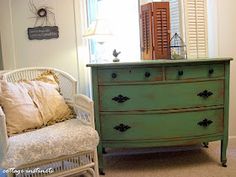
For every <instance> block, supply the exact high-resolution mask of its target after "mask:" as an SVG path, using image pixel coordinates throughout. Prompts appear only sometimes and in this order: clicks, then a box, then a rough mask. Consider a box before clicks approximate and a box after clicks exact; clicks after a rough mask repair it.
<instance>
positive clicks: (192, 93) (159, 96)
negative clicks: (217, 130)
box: [99, 80, 224, 111]
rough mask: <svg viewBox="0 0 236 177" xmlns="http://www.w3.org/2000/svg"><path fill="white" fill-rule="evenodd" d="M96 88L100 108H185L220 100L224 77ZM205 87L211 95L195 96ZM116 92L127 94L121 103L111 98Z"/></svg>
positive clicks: (218, 102)
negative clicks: (199, 80) (189, 81)
mask: <svg viewBox="0 0 236 177" xmlns="http://www.w3.org/2000/svg"><path fill="white" fill-rule="evenodd" d="M99 90H100V106H101V111H132V110H157V109H174V108H188V107H201V106H213V105H220V104H223V98H224V94H223V93H224V81H223V80H219V81H205V82H196V83H175V84H152V85H149V84H142V85H119V86H118V85H116V86H100V87H99ZM205 90H208V91H211V92H212V93H213V95H211V96H210V97H208V98H202V97H200V96H198V94H199V93H201V92H203V91H205ZM118 95H123V96H127V97H128V98H129V100H127V101H125V102H123V103H118V102H116V101H114V100H112V99H113V98H114V97H116V96H118Z"/></svg>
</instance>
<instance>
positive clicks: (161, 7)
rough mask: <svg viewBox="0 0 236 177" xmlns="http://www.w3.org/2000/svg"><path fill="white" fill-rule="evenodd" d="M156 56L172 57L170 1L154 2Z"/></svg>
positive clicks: (157, 57) (162, 57)
mask: <svg viewBox="0 0 236 177" xmlns="http://www.w3.org/2000/svg"><path fill="white" fill-rule="evenodd" d="M153 23H154V35H153V38H154V58H155V59H169V58H170V48H169V43H170V9H169V2H155V3H153Z"/></svg>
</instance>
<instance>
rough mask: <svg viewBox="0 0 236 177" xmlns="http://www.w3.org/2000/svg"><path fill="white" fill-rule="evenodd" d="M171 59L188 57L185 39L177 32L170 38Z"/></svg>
mask: <svg viewBox="0 0 236 177" xmlns="http://www.w3.org/2000/svg"><path fill="white" fill-rule="evenodd" d="M170 51H171V59H174V60H178V59H187V49H186V45H185V43H184V41H183V39H182V38H181V37H180V36H179V35H178V34H177V33H175V34H174V36H173V37H172V38H171V39H170Z"/></svg>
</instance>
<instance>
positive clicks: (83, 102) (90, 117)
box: [74, 94, 94, 128]
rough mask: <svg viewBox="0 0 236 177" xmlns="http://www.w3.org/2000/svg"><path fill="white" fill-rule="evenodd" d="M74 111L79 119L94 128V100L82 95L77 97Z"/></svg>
mask: <svg viewBox="0 0 236 177" xmlns="http://www.w3.org/2000/svg"><path fill="white" fill-rule="evenodd" d="M74 109H75V112H76V115H77V118H78V119H80V120H81V121H83V122H85V123H86V124H88V125H90V126H92V127H93V128H94V107H93V100H91V99H90V98H89V97H87V96H85V95H82V94H79V95H76V96H75V100H74Z"/></svg>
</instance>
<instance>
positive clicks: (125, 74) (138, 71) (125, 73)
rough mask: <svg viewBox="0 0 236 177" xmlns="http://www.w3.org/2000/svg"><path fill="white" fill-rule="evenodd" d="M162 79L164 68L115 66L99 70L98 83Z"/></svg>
mask: <svg viewBox="0 0 236 177" xmlns="http://www.w3.org/2000/svg"><path fill="white" fill-rule="evenodd" d="M160 80H162V68H161V67H157V68H138V67H135V68H113V69H101V70H98V83H99V84H102V83H119V82H129V83H131V82H145V81H160Z"/></svg>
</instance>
